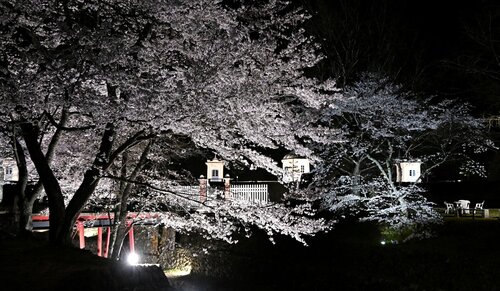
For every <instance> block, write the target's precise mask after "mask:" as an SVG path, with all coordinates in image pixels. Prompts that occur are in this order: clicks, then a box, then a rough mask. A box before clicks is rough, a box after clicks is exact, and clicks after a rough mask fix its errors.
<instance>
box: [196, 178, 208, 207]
mask: <svg viewBox="0 0 500 291" xmlns="http://www.w3.org/2000/svg"><path fill="white" fill-rule="evenodd" d="M198 181H199V182H200V202H201V203H204V202H205V201H207V179H205V177H204V176H203V175H201V176H200V179H198Z"/></svg>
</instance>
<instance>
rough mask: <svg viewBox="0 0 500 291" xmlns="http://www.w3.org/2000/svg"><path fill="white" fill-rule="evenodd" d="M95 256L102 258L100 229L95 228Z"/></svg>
mask: <svg viewBox="0 0 500 291" xmlns="http://www.w3.org/2000/svg"><path fill="white" fill-rule="evenodd" d="M97 256H99V257H102V227H98V228H97Z"/></svg>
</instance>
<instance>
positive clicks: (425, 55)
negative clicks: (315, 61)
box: [295, 0, 500, 114]
mask: <svg viewBox="0 0 500 291" xmlns="http://www.w3.org/2000/svg"><path fill="white" fill-rule="evenodd" d="M295 2H296V3H297V4H300V5H303V6H305V7H306V8H307V9H308V10H309V11H310V12H311V13H312V14H313V18H312V20H311V21H310V23H309V25H308V31H309V32H310V33H311V34H313V35H315V36H317V37H318V39H319V40H321V39H323V41H322V44H323V48H324V53H325V54H327V55H328V56H329V60H328V61H326V62H324V63H323V65H322V66H320V68H318V72H319V74H320V75H323V76H324V77H328V76H335V77H337V78H338V79H339V84H340V85H343V84H346V85H348V84H349V83H350V82H352V81H354V80H356V76H357V75H358V74H359V73H360V72H363V71H366V70H370V71H382V72H385V73H387V74H389V75H390V76H392V77H393V78H394V79H395V80H396V81H397V82H399V83H402V84H403V85H405V86H406V87H407V88H408V89H410V90H413V91H417V92H422V93H426V94H432V95H434V94H436V95H439V96H443V97H445V98H460V99H462V100H467V101H469V102H471V103H472V104H473V105H475V106H476V107H477V108H478V110H477V113H481V114H483V113H486V114H498V113H499V112H500V98H499V97H498V93H497V92H500V63H499V62H498V61H497V59H496V57H500V3H497V2H499V1H493V0H484V1H483V0H471V1H453V0H442V1H431V0H400V1H395V0H377V1H375V0H372V1H363V0H313V1H307V0H295ZM497 40H498V42H497ZM496 50H498V52H499V53H498V55H496V54H495V52H496ZM340 64H342V65H340ZM342 66H344V68H343V69H345V72H346V73H339V72H343V70H342ZM318 72H316V73H318Z"/></svg>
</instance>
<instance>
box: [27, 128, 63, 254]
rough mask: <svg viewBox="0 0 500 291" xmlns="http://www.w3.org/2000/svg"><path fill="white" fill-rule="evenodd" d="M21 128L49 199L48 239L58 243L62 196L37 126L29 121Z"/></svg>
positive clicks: (61, 216) (61, 218) (61, 220)
mask: <svg viewBox="0 0 500 291" xmlns="http://www.w3.org/2000/svg"><path fill="white" fill-rule="evenodd" d="M21 130H22V136H23V139H24V141H25V143H26V147H27V148H28V152H29V154H30V157H31V160H32V161H33V163H34V165H35V168H36V170H37V172H38V175H39V176H40V181H42V184H43V187H44V189H45V193H47V197H48V200H49V211H50V216H49V223H50V230H49V240H50V242H51V243H53V244H58V241H57V238H58V237H59V233H60V231H61V225H62V222H63V220H64V214H65V211H64V197H63V194H62V191H61V187H60V186H59V182H58V181H57V178H56V177H55V175H54V172H52V169H51V168H50V165H49V163H48V161H47V159H46V157H45V155H44V154H43V152H42V149H41V147H40V144H39V143H38V127H36V126H34V125H33V124H31V123H23V124H22V125H21ZM23 212H24V211H23Z"/></svg>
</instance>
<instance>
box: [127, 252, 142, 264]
mask: <svg viewBox="0 0 500 291" xmlns="http://www.w3.org/2000/svg"><path fill="white" fill-rule="evenodd" d="M127 262H128V263H129V265H137V264H138V263H139V255H138V254H136V253H130V254H128V257H127Z"/></svg>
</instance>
